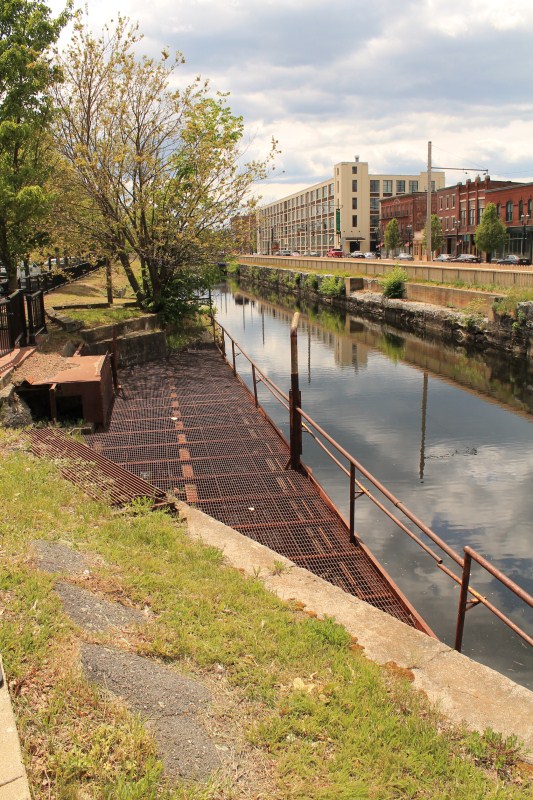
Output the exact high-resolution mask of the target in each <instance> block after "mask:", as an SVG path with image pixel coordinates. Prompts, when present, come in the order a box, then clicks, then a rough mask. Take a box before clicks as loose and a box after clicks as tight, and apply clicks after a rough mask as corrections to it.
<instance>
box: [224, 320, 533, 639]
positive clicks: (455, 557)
mask: <svg viewBox="0 0 533 800" xmlns="http://www.w3.org/2000/svg"><path fill="white" fill-rule="evenodd" d="M217 327H218V328H219V329H220V331H221V333H222V342H221V344H219V343H218V342H217V339H216V329H217ZM213 333H214V340H215V344H217V346H219V349H220V351H221V353H222V355H223V356H224V357H225V342H224V336H227V337H228V338H229V340H230V341H231V343H232V350H233V352H235V347H238V348H239V351H240V353H242V355H243V356H244V358H245V359H246V360H247V361H248V362H249V363H250V364H251V366H252V377H253V382H254V401H255V404H256V405H257V406H258V405H259V401H258V398H257V378H256V373H257V374H259V375H260V376H261V382H262V383H264V385H265V387H266V388H267V389H268V390H269V391H270V392H271V393H272V395H273V396H274V397H275V398H276V399H277V400H278V401H279V402H280V403H281V404H282V405H283V406H284V407H285V409H287V410H289V411H290V400H289V397H288V396H287V395H286V394H285V393H284V392H283V391H282V390H281V389H280V388H279V387H278V386H277V385H276V384H275V383H274V382H273V381H272V380H270V378H268V377H267V376H266V375H265V374H264V372H262V371H261V369H260V368H259V367H258V366H257V364H256V363H255V362H254V361H253V360H252V359H251V358H250V357H249V356H248V355H247V353H245V351H244V350H243V349H242V347H241V346H240V345H239V344H238V343H237V342H236V341H235V340H234V339H233V337H232V336H231V334H230V333H228V331H226V330H225V329H224V328H223V327H222V325H220V323H218V322H216V321H215V320H214V318H213ZM234 363H235V360H234ZM294 411H295V412H296V413H297V414H298V415H299V416H300V418H301V419H303V420H305V423H303V424H302V427H303V429H304V430H305V431H306V432H307V433H308V434H309V435H311V437H312V438H313V439H314V440H315V442H316V443H317V445H319V447H321V448H322V449H323V450H324V452H325V453H327V455H328V456H329V458H330V459H331V460H332V461H333V462H334V463H335V464H336V465H337V467H339V469H340V470H341V471H342V472H344V474H345V475H347V476H348V478H349V486H350V512H349V523H348V527H349V534H350V541H351V542H352V543H354V544H356V543H357V540H356V537H355V529H354V525H355V500H356V496H355V495H356V494H357V493H358V494H359V496H365V497H367V498H368V499H369V500H371V501H372V503H374V505H375V506H376V507H377V508H379V510H380V511H382V512H383V513H384V514H385V515H386V516H387V517H388V518H389V519H390V520H392V521H393V522H394V523H395V524H396V525H397V526H398V527H399V528H400V530H402V531H403V532H404V533H406V534H407V535H408V536H409V537H410V538H411V539H412V540H413V541H414V542H416V544H418V545H419V547H421V548H422V549H423V550H424V552H426V553H427V554H428V555H429V556H430V557H431V558H433V559H434V561H435V562H436V565H437V567H438V568H439V569H440V570H441V571H442V572H444V573H445V574H446V575H448V577H450V578H451V579H452V580H453V581H455V583H457V584H458V585H459V586H460V587H461V596H460V601H459V611H458V620H457V631H456V642H455V647H456V649H458V650H460V649H461V642H462V634H463V628H464V614H465V612H466V607H467V600H468V595H469V594H470V595H471V596H472V600H470V605H471V606H474V605H478V604H482V605H484V606H485V607H486V608H488V609H489V610H490V611H492V613H493V614H494V615H495V616H497V617H498V618H499V619H500V620H502V621H503V622H505V624H506V625H508V626H509V627H510V628H511V629H512V630H514V631H515V632H516V633H517V634H518V635H519V636H521V637H522V638H523V639H524V640H525V641H526V642H528V643H529V644H532V645H533V639H532V638H531V637H530V636H528V634H526V633H525V632H524V631H522V630H521V629H520V628H519V627H518V626H517V625H515V623H513V622H512V621H511V620H510V619H509V618H508V617H506V616H505V615H504V614H503V613H502V612H501V611H500V610H499V609H498V608H496V606H494V605H493V604H492V603H490V601H488V600H487V598H486V597H483V595H481V594H480V593H479V592H478V591H476V590H475V589H474V588H472V587H471V586H470V585H469V576H470V564H471V559H472V558H474V560H475V561H477V562H478V563H479V564H480V565H481V566H483V567H484V568H485V569H486V570H487V571H488V572H489V573H490V574H491V575H493V576H494V577H495V578H497V579H498V580H500V581H501V582H502V583H503V584H504V585H505V586H507V588H509V589H510V590H511V591H513V592H514V593H515V594H516V595H517V596H518V597H520V599H522V600H524V601H525V602H526V603H528V604H529V605H533V598H532V597H531V595H529V594H528V593H527V592H525V591H524V590H523V589H521V588H520V587H519V586H518V585H517V584H515V583H514V582H513V581H511V580H510V579H509V578H507V577H506V576H505V575H503V573H502V572H500V571H499V570H498V569H496V567H494V566H493V565H492V564H490V562H488V561H486V559H484V558H483V557H482V556H480V555H479V554H478V553H476V552H475V551H474V550H472V549H471V548H470V547H465V548H464V551H465V557H464V558H462V557H461V556H460V555H459V553H457V552H456V551H455V550H454V549H453V548H452V547H450V545H448V544H447V543H446V542H445V541H443V539H441V538H440V536H438V535H437V534H436V533H435V532H434V531H433V530H432V529H431V528H429V527H428V526H427V525H425V524H424V523H423V522H422V520H421V519H419V518H418V517H417V516H416V515H415V514H413V513H412V512H411V511H410V510H409V509H408V508H407V506H405V505H404V504H403V503H402V502H401V500H399V499H398V498H397V497H396V496H395V495H394V494H393V493H392V492H390V491H389V490H388V489H387V488H386V486H384V485H383V484H382V483H381V482H380V481H378V480H377V478H375V477H374V476H373V475H372V474H371V473H370V472H369V471H368V470H367V469H365V467H363V465H362V464H360V463H359V462H358V461H357V460H356V459H355V458H354V457H353V456H352V455H350V453H348V452H347V450H345V449H344V448H343V447H342V445H340V444H339V443H338V442H336V441H335V439H333V437H332V436H330V435H329V434H328V433H327V431H325V430H324V429H323V428H322V427H321V426H320V425H318V424H317V423H316V422H315V421H314V420H313V419H312V417H310V416H309V414H307V413H306V412H305V411H304V410H303V409H302V408H301V407H299V406H298V407H296V408H295V409H294ZM315 432H316V433H315ZM316 434H318V435H316ZM319 437H322V438H323V439H324V440H325V441H326V442H328V443H329V444H330V445H331V446H332V447H334V448H335V450H336V451H337V453H338V454H339V456H340V457H342V458H344V459H346V461H347V462H348V464H349V468H348V469H347V468H346V467H345V466H344V465H343V464H342V463H341V462H340V461H339V459H338V458H337V457H336V456H335V455H334V454H333V453H332V452H331V451H330V450H329V449H328V448H327V447H326V445H325V444H324V442H323V441H321V439H320V438H319ZM356 470H357V471H358V472H359V473H360V474H361V475H362V476H363V477H364V478H366V479H367V480H368V481H369V482H370V483H371V484H372V485H373V486H374V487H375V488H376V489H377V490H378V491H379V492H380V493H381V494H382V495H383V496H384V497H385V498H386V499H387V500H388V501H389V502H390V503H391V504H392V505H393V506H394V507H395V508H397V509H398V511H400V512H401V513H402V514H403V515H404V516H405V517H407V519H408V520H410V521H411V522H412V523H413V524H414V525H415V526H416V527H417V528H418V529H419V531H420V532H421V533H423V534H424V535H425V536H427V537H428V538H429V539H430V540H431V541H432V542H433V543H434V544H436V545H437V547H439V548H440V549H441V550H442V552H443V553H445V554H446V555H447V556H448V557H449V558H450V559H451V560H452V561H454V562H455V563H456V564H457V565H458V566H459V567H461V569H462V576H459V575H456V574H455V573H454V572H453V570H451V569H450V568H449V567H447V566H446V565H445V564H444V563H443V560H442V558H441V556H440V555H438V554H437V553H435V552H434V551H433V550H432V549H431V547H429V546H428V545H427V544H426V543H425V542H424V541H422V540H421V539H420V538H419V537H418V536H417V535H416V534H415V533H414V532H413V531H412V530H410V528H408V527H407V525H405V523H404V522H402V521H401V520H400V519H398V517H397V516H396V515H395V514H394V513H393V512H392V511H390V510H389V509H388V508H386V506H384V505H383V503H382V502H381V501H380V500H379V499H378V498H377V497H375V496H374V495H373V494H372V493H371V492H370V491H369V490H368V489H367V488H366V487H365V486H363V484H362V483H361V482H360V481H359V480H357V478H356V477H355V472H356ZM356 488H357V490H358V492H356ZM458 644H459V646H458Z"/></svg>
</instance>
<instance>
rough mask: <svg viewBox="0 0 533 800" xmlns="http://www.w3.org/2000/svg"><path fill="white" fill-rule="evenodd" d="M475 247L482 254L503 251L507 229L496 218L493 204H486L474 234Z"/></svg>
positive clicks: (496, 212)
mask: <svg viewBox="0 0 533 800" xmlns="http://www.w3.org/2000/svg"><path fill="white" fill-rule="evenodd" d="M474 241H475V243H476V247H477V249H478V250H479V251H481V252H482V253H494V252H495V251H499V250H503V247H504V245H505V243H506V241H507V228H506V227H505V225H504V223H503V222H502V220H501V219H500V218H499V216H498V211H497V209H496V206H495V204H494V203H487V205H486V206H485V211H484V212H483V216H482V217H481V222H480V223H479V225H478V226H477V228H476V232H475V234H474Z"/></svg>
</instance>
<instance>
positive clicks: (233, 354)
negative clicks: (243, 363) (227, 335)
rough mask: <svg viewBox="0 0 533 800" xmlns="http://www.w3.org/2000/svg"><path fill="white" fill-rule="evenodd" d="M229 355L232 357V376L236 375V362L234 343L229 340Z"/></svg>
mask: <svg viewBox="0 0 533 800" xmlns="http://www.w3.org/2000/svg"><path fill="white" fill-rule="evenodd" d="M231 353H232V356H233V374H234V375H237V362H236V360H235V342H234V341H233V339H232V340H231Z"/></svg>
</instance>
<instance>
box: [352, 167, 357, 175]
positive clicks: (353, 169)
mask: <svg viewBox="0 0 533 800" xmlns="http://www.w3.org/2000/svg"><path fill="white" fill-rule="evenodd" d="M352 175H357V167H352Z"/></svg>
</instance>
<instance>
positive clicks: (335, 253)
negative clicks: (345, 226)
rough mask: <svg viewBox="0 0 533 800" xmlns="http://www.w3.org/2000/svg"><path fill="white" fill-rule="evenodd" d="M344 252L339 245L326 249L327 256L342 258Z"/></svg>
mask: <svg viewBox="0 0 533 800" xmlns="http://www.w3.org/2000/svg"><path fill="white" fill-rule="evenodd" d="M343 255H344V253H343V252H342V250H341V249H340V247H332V248H330V249H329V250H328V252H327V256H328V258H342V257H343Z"/></svg>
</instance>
